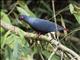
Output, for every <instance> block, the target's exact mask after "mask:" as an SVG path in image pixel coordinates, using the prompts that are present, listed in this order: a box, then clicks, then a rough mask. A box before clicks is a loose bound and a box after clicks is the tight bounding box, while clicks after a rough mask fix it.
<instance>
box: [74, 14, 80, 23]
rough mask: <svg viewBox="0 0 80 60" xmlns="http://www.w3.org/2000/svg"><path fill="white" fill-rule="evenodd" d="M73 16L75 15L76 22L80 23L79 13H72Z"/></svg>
mask: <svg viewBox="0 0 80 60" xmlns="http://www.w3.org/2000/svg"><path fill="white" fill-rule="evenodd" d="M74 16H75V18H76V20H77V21H78V23H79V24H80V14H79V15H78V14H74Z"/></svg>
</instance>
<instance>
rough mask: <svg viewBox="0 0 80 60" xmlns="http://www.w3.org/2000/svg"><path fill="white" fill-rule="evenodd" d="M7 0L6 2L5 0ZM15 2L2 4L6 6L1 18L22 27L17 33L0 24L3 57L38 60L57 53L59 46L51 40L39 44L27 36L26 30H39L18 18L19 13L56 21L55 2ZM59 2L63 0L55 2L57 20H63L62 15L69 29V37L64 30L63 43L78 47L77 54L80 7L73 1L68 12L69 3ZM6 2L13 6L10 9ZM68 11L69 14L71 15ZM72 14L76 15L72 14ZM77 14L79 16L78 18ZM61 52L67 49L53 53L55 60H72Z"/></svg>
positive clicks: (61, 39) (44, 59) (79, 46)
mask: <svg viewBox="0 0 80 60" xmlns="http://www.w3.org/2000/svg"><path fill="white" fill-rule="evenodd" d="M3 2H5V1H4V0H3ZM6 2H7V1H6ZM11 2H12V3H13V4H11V3H10V2H9V3H8V4H7V3H6V4H4V3H2V4H4V6H2V7H3V8H1V11H0V14H1V16H0V17H1V20H3V21H4V22H6V23H8V24H11V25H14V26H15V25H16V26H17V27H19V28H20V30H19V33H18V35H17V33H14V32H12V31H10V30H9V31H7V30H6V29H3V28H2V27H1V26H0V28H1V29H0V38H1V42H0V45H1V48H0V55H1V56H2V59H3V60H34V59H35V60H47V59H48V58H49V56H50V55H51V53H52V52H53V49H55V46H52V45H51V44H50V43H48V42H46V41H39V42H40V43H39V44H38V42H37V41H36V40H32V39H27V38H25V37H24V33H23V31H27V32H30V33H35V32H34V31H33V30H32V29H31V28H30V27H28V25H27V24H24V23H23V22H21V21H20V20H19V19H18V17H19V15H21V14H24V15H28V16H33V17H39V18H45V19H49V20H51V19H52V21H54V18H53V16H52V15H53V14H52V13H53V10H52V5H51V4H52V2H51V1H50V0H49V1H44V0H41V1H34V2H33V1H32V0H27V2H26V0H22V1H19V0H17V1H13V0H11ZM25 2H26V3H25ZM57 2H58V3H60V1H57V0H56V2H55V4H56V6H55V10H56V15H57V14H58V15H57V17H56V18H57V22H59V23H61V18H62V20H63V23H64V25H65V26H66V27H67V28H68V29H69V32H67V33H68V34H67V36H64V33H62V34H61V35H63V36H59V40H60V42H61V43H62V44H64V45H65V46H67V47H69V48H70V49H72V50H74V51H75V52H76V53H78V54H80V40H79V39H80V28H79V27H80V6H79V7H77V5H76V4H72V3H70V4H67V6H68V11H69V10H70V11H69V12H67V11H66V10H67V9H65V7H66V6H65V5H66V4H65V3H63V5H60V4H57ZM65 2H66V1H65ZM74 2H75V1H74ZM34 3H35V4H34ZM66 3H67V2H66ZM9 4H10V5H9ZM77 4H78V3H77ZM6 5H7V6H9V7H7V8H6ZM14 5H16V7H14ZM57 6H58V7H57ZM59 6H62V7H60V9H59ZM63 7H64V8H63ZM5 10H6V11H5ZM65 13H67V14H68V15H67V14H65ZM70 13H71V14H72V15H74V16H72V15H71V14H70ZM66 17H67V18H66ZM74 17H75V18H76V19H74ZM69 19H70V20H69ZM76 20H77V22H76ZM78 23H79V24H78ZM74 24H75V25H74ZM14 30H15V29H14ZM75 30H77V31H75ZM69 37H73V38H75V40H74V39H72V38H69ZM76 40H77V41H76ZM66 42H67V43H66ZM74 44H75V45H74ZM61 53H64V51H61V50H58V51H57V52H56V53H55V54H54V55H53V56H52V58H51V60H61V58H63V59H65V60H70V59H69V57H68V56H67V55H66V54H67V53H64V54H63V55H64V57H63V56H62V55H61ZM35 56H36V57H35Z"/></svg>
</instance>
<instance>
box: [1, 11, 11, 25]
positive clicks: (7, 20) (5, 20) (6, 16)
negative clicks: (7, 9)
mask: <svg viewBox="0 0 80 60" xmlns="http://www.w3.org/2000/svg"><path fill="white" fill-rule="evenodd" d="M0 14H1V15H0V16H1V20H3V21H4V22H6V23H8V24H11V22H10V19H9V17H8V15H7V14H6V13H4V12H3V11H1V13H0Z"/></svg>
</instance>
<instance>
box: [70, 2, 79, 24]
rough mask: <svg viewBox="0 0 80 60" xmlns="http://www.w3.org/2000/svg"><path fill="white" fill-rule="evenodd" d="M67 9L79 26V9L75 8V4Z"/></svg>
mask: <svg viewBox="0 0 80 60" xmlns="http://www.w3.org/2000/svg"><path fill="white" fill-rule="evenodd" d="M69 9H70V12H71V14H73V15H74V17H75V18H76V20H77V21H78V23H79V24H80V7H77V6H76V5H75V4H70V5H69Z"/></svg>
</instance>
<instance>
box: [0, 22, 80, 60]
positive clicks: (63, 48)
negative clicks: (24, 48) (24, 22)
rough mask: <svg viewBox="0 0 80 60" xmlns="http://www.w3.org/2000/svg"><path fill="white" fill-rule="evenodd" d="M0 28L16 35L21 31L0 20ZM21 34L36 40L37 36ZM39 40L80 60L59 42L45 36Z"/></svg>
mask: <svg viewBox="0 0 80 60" xmlns="http://www.w3.org/2000/svg"><path fill="white" fill-rule="evenodd" d="M0 26H1V27H3V28H4V29H6V30H11V31H12V32H15V33H16V34H18V33H19V31H20V30H21V29H20V28H18V27H16V26H13V25H10V24H7V23H5V22H3V21H2V20H1V23H0ZM23 33H24V37H25V38H32V39H36V38H37V34H33V33H29V32H24V31H23ZM39 40H46V41H49V42H50V43H52V44H53V45H57V44H59V45H58V46H59V49H61V50H63V51H66V52H68V53H70V54H71V55H72V56H73V57H75V58H76V59H77V60H80V56H79V55H78V54H77V53H75V52H74V51H73V50H71V49H69V48H67V47H66V46H64V45H62V44H61V43H60V42H58V41H56V40H54V39H53V40H51V41H50V38H48V37H47V36H44V35H40V37H39Z"/></svg>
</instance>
